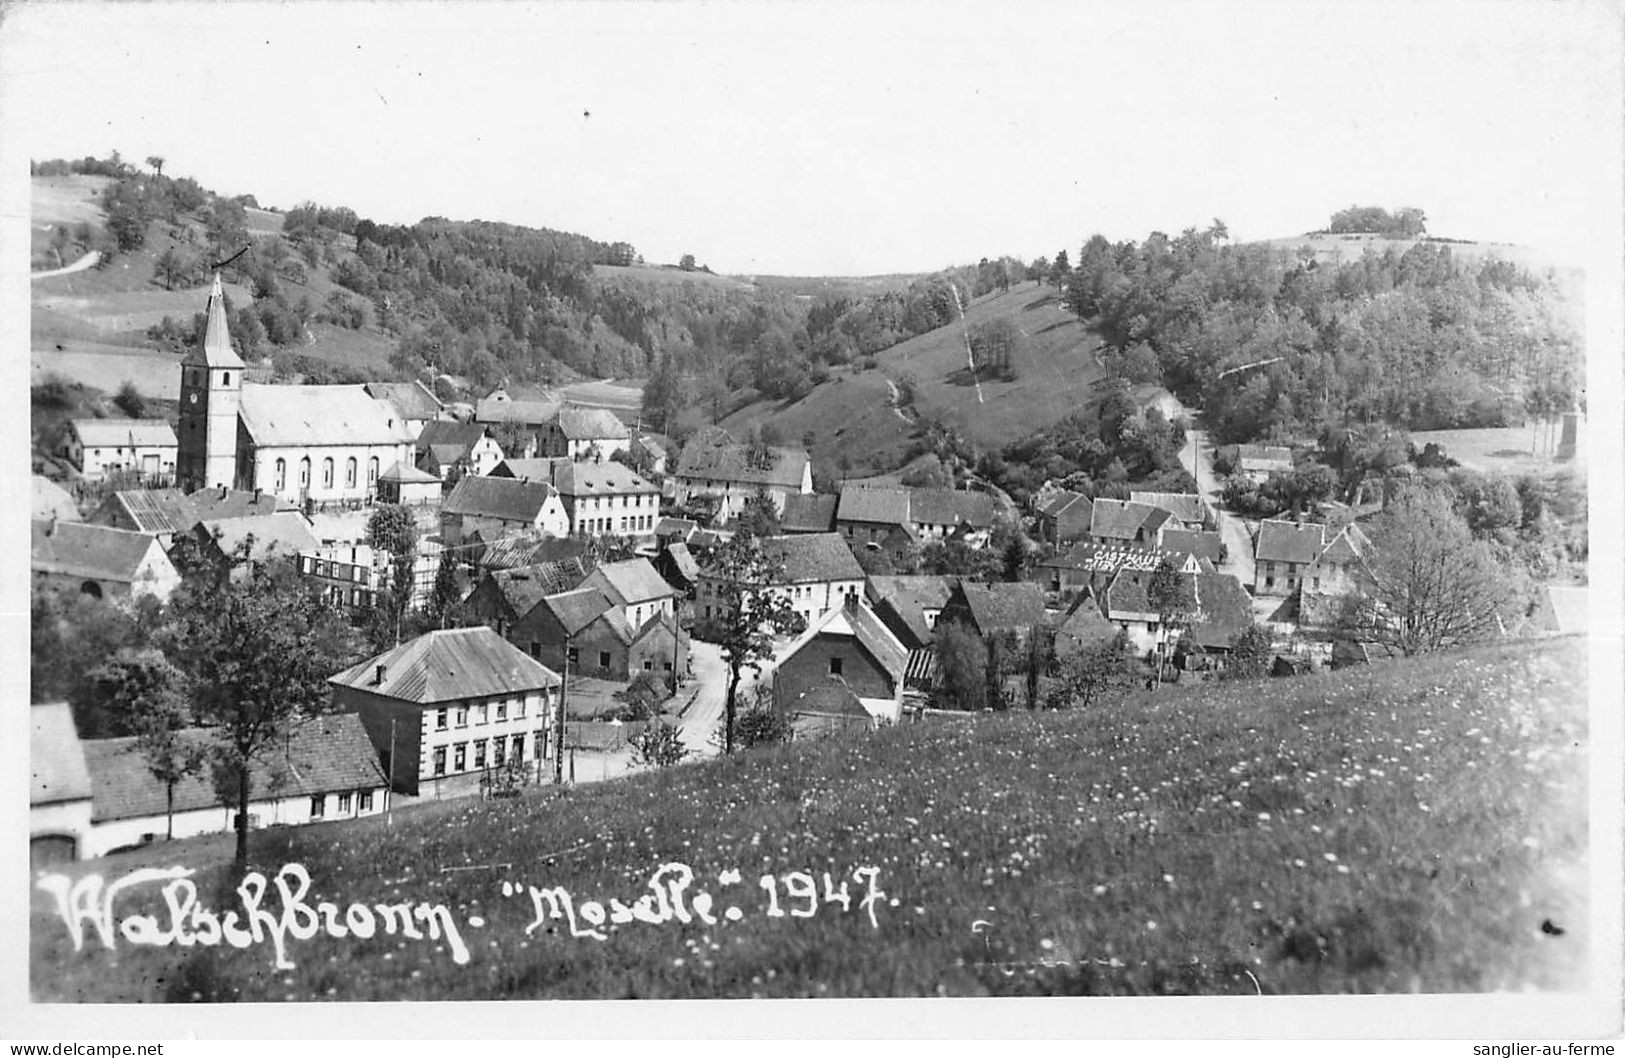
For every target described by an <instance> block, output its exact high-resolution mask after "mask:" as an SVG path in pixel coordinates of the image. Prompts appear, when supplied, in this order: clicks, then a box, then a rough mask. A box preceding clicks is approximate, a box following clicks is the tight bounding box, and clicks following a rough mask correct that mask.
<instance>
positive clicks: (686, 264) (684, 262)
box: [677, 253, 694, 272]
mask: <svg viewBox="0 0 1625 1058" xmlns="http://www.w3.org/2000/svg"><path fill="white" fill-rule="evenodd" d="M677 267H678V268H681V269H682V270H683V271H685V272H692V271H694V255H693V254H691V253H685V254H684V255H683V256H682V259H681V260H679V261H678V262H677Z"/></svg>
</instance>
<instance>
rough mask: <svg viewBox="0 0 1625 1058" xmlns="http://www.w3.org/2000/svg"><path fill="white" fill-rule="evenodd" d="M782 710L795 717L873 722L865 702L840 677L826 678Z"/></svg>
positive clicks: (786, 704) (785, 705) (793, 699)
mask: <svg viewBox="0 0 1625 1058" xmlns="http://www.w3.org/2000/svg"><path fill="white" fill-rule="evenodd" d="M782 708H783V709H784V711H786V712H788V713H790V714H791V715H793V716H828V717H852V718H854V719H858V718H861V719H863V720H866V721H870V722H872V718H871V717H870V715H869V710H867V709H865V708H864V707H863V700H862V699H861V698H859V697H858V696H857V692H855V691H853V690H852V687H851V685H850V684H848V683H847V682H846V680H844V679H842V678H841V677H839V676H826V677H824V679H823V680H821V681H820V682H818V683H815V684H813V685H812V686H811V687H808V688H807V689H806V690H804V691H802V692H801V693H800V694H798V695H796V696H795V697H794V698H792V699H791V700H790V701H788V702H786V703H784V705H783V706H782Z"/></svg>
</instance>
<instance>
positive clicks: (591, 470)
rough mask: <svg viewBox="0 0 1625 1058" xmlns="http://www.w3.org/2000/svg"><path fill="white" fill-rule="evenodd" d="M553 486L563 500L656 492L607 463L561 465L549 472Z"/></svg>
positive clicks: (623, 469) (625, 470)
mask: <svg viewBox="0 0 1625 1058" xmlns="http://www.w3.org/2000/svg"><path fill="white" fill-rule="evenodd" d="M553 486H554V488H556V489H558V490H559V492H560V493H561V494H562V495H565V496H629V495H632V494H634V493H640V492H650V493H658V492H659V491H660V489H659V488H658V487H657V486H655V485H654V484H652V483H651V482H649V481H646V480H645V479H644V478H643V477H642V476H641V475H639V474H638V472H637V471H635V470H633V469H632V468H631V467H629V466H626V465H625V464H624V463H617V462H615V461H614V460H611V459H606V460H604V461H603V462H602V463H574V462H569V461H562V462H561V463H560V464H559V465H558V466H557V467H556V468H555V470H554V472H553Z"/></svg>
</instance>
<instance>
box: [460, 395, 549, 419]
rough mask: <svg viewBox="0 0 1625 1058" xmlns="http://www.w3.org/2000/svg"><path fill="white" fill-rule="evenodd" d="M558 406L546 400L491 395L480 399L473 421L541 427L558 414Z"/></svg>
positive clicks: (475, 408)
mask: <svg viewBox="0 0 1625 1058" xmlns="http://www.w3.org/2000/svg"><path fill="white" fill-rule="evenodd" d="M558 411H559V406H558V404H557V403H556V402H554V401H546V400H510V399H508V398H507V396H506V395H503V396H498V395H496V394H492V395H491V396H489V397H485V398H482V399H481V400H480V402H479V403H478V404H477V405H475V407H474V421H475V422H482V423H499V422H513V423H518V424H520V425H521V426H541V425H543V424H544V423H547V422H549V421H551V420H552V419H553V417H554V416H555V415H557V414H558Z"/></svg>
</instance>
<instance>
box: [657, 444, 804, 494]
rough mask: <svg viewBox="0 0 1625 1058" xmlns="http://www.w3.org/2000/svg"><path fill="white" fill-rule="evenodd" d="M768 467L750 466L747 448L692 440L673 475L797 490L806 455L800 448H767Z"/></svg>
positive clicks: (800, 481) (684, 449)
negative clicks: (769, 457) (769, 463)
mask: <svg viewBox="0 0 1625 1058" xmlns="http://www.w3.org/2000/svg"><path fill="white" fill-rule="evenodd" d="M769 451H770V452H771V453H772V454H773V459H772V463H771V465H769V466H765V467H763V466H752V465H750V463H749V454H750V450H749V448H748V447H747V446H745V445H742V444H738V443H733V442H727V443H724V442H720V441H719V440H717V439H716V438H715V437H712V438H701V437H696V438H694V439H693V440H691V441H690V442H689V443H688V444H687V445H686V446H685V447H684V448H683V455H682V458H681V459H679V460H678V461H677V476H678V477H680V478H693V479H699V480H704V481H726V482H730V483H732V484H736V485H776V486H779V487H781V488H791V489H796V490H798V491H799V490H800V488H801V483H802V478H803V477H804V476H805V473H806V469H807V453H806V452H805V451H804V450H803V449H800V448H770V449H769Z"/></svg>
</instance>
